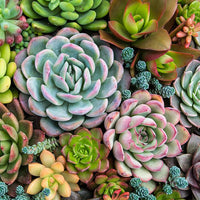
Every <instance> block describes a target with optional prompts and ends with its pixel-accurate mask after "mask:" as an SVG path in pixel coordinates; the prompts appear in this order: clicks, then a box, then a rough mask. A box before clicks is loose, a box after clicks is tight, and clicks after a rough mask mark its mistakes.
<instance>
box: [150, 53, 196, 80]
mask: <svg viewBox="0 0 200 200" xmlns="http://www.w3.org/2000/svg"><path fill="white" fill-rule="evenodd" d="M192 59H193V56H192V55H191V54H189V53H182V52H178V51H172V50H170V51H168V52H167V53H165V54H164V55H162V56H160V57H158V58H157V59H155V60H148V61H147V62H146V63H147V69H148V70H149V71H150V72H151V73H152V74H153V75H154V76H155V77H156V78H157V79H158V80H160V81H164V82H171V81H173V80H175V79H176V78H177V68H180V67H184V66H186V65H187V64H188V63H189V62H190V61H192Z"/></svg>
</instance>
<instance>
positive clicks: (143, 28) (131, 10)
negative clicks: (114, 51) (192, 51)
mask: <svg viewBox="0 0 200 200" xmlns="http://www.w3.org/2000/svg"><path fill="white" fill-rule="evenodd" d="M176 7H177V1H171V0H170V1H166V0H161V1H159V2H154V1H151V0H145V1H142V0H124V1H118V0H113V1H111V5H110V11H109V16H110V21H109V22H108V25H109V29H110V31H111V32H112V33H108V32H105V31H103V30H100V35H101V39H103V40H105V41H107V42H110V43H112V44H114V45H116V46H118V47H119V48H125V47H127V46H134V47H137V48H139V49H146V50H153V51H156V52H158V51H159V52H160V51H167V50H169V49H170V44H171V39H170V37H169V34H168V32H167V31H166V30H165V29H163V27H164V25H165V24H166V23H167V22H168V21H169V20H170V18H171V17H172V16H173V14H174V12H175V10H176Z"/></svg>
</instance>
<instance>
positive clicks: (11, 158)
mask: <svg viewBox="0 0 200 200" xmlns="http://www.w3.org/2000/svg"><path fill="white" fill-rule="evenodd" d="M0 113H1V115H0V118H1V119H0V121H1V125H0V129H1V131H0V146H1V149H0V160H1V162H0V178H1V180H2V181H4V182H5V183H7V184H12V183H13V182H14V181H15V180H16V179H17V177H18V173H19V169H20V166H21V165H27V164H28V163H30V162H31V161H32V159H33V155H25V154H23V153H22V148H23V147H24V146H26V145H28V144H29V142H30V139H31V137H32V134H33V133H36V132H38V133H40V132H41V131H39V130H34V132H33V126H32V122H30V121H28V120H25V119H24V113H23V110H22V108H21V107H20V104H19V102H18V100H17V99H14V100H13V101H12V102H11V103H10V104H8V105H7V107H5V106H4V105H3V104H1V103H0Z"/></svg>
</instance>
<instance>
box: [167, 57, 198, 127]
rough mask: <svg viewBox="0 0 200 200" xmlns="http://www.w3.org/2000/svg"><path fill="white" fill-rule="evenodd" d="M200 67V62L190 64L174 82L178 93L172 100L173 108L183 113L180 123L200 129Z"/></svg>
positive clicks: (195, 61) (194, 61)
mask: <svg viewBox="0 0 200 200" xmlns="http://www.w3.org/2000/svg"><path fill="white" fill-rule="evenodd" d="M199 66H200V62H199V61H198V60H193V61H192V62H190V63H189V65H188V66H187V67H186V68H185V70H184V71H183V73H182V75H181V76H180V77H178V78H177V79H176V81H175V82H174V88H175V90H176V93H175V95H174V96H172V97H171V99H170V102H171V106H173V107H174V108H177V109H178V110H180V111H181V119H180V122H181V124H183V125H184V126H185V127H187V128H190V127H191V126H192V125H193V126H196V127H198V128H200V109H199V99H200V96H199V91H200V90H199V74H200V67H199Z"/></svg>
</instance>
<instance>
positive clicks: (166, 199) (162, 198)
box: [154, 187, 185, 200]
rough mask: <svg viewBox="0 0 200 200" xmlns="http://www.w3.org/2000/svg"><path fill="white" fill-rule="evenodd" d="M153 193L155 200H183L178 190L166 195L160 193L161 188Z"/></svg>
mask: <svg viewBox="0 0 200 200" xmlns="http://www.w3.org/2000/svg"><path fill="white" fill-rule="evenodd" d="M154 193H155V196H156V199H157V200H185V199H183V198H181V194H180V192H179V191H178V190H173V191H172V193H171V194H166V193H165V192H163V191H162V189H161V187H158V188H157V189H156V191H155V192H154Z"/></svg>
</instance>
